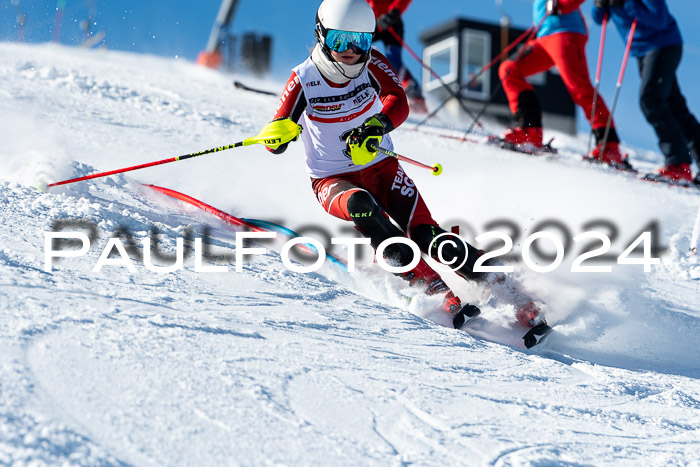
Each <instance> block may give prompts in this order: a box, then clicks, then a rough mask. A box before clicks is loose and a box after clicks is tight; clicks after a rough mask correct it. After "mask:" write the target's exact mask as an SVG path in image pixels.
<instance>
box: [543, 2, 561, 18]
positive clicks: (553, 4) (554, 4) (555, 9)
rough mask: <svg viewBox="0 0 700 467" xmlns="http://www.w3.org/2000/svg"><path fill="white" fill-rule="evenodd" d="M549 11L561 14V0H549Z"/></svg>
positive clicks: (549, 12) (551, 13)
mask: <svg viewBox="0 0 700 467" xmlns="http://www.w3.org/2000/svg"><path fill="white" fill-rule="evenodd" d="M546 8H547V13H548V14H550V15H552V16H556V15H558V14H559V0H547V6H546Z"/></svg>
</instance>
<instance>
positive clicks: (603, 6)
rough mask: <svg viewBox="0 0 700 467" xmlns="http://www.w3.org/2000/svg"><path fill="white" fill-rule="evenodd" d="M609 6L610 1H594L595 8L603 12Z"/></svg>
mask: <svg viewBox="0 0 700 467" xmlns="http://www.w3.org/2000/svg"><path fill="white" fill-rule="evenodd" d="M609 6H610V0H595V7H596V8H599V9H601V10H605V9H607V8H608V7H609Z"/></svg>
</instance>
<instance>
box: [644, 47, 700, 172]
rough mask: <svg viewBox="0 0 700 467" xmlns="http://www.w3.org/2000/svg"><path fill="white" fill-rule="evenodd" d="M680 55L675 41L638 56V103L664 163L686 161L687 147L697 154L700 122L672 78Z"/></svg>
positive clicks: (688, 156)
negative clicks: (673, 43)
mask: <svg viewBox="0 0 700 467" xmlns="http://www.w3.org/2000/svg"><path fill="white" fill-rule="evenodd" d="M682 55H683V46H682V45H680V44H678V45H670V46H667V47H662V48H660V49H655V50H652V51H651V52H649V53H647V54H646V55H644V56H643V57H639V58H638V62H639V74H640V76H641V79H642V84H641V87H640V89H639V105H640V107H641V108H642V112H644V116H645V117H646V119H647V121H648V122H649V123H650V124H651V126H652V127H653V128H654V131H655V132H656V136H657V138H658V139H659V148H660V149H661V152H662V153H663V155H664V156H665V157H666V164H667V165H675V164H690V163H691V162H692V160H691V157H690V155H691V150H692V151H693V152H695V153H696V158H700V123H698V121H697V119H696V118H695V117H694V116H693V114H691V113H690V110H688V105H687V104H686V101H685V97H683V94H681V89H680V87H678V80H677V79H676V69H677V68H678V65H679V64H680V62H681V56H682ZM698 164H699V165H700V160H698Z"/></svg>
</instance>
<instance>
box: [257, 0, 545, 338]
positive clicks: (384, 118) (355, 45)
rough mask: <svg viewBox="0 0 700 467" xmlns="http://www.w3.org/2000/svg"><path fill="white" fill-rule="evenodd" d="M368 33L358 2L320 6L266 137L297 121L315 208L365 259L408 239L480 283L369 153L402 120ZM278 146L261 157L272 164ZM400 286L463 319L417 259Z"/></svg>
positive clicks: (395, 173)
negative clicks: (341, 225)
mask: <svg viewBox="0 0 700 467" xmlns="http://www.w3.org/2000/svg"><path fill="white" fill-rule="evenodd" d="M374 31H375V17H374V13H373V12H372V9H371V8H370V6H369V4H368V3H367V2H366V1H365V0H325V1H324V2H323V3H321V6H320V7H319V9H318V12H317V14H316V39H317V41H318V43H317V44H316V46H315V47H314V49H313V51H312V53H311V56H310V57H309V58H308V59H306V60H305V61H304V62H303V63H301V64H300V65H298V66H297V67H295V68H294V69H293V72H292V75H291V77H290V78H289V80H288V81H287V85H286V86H285V89H284V92H283V94H282V97H281V99H280V103H279V106H278V108H277V111H276V113H275V118H274V120H273V121H272V122H270V123H269V124H268V129H269V130H271V131H273V132H274V130H275V126H276V125H278V126H280V127H283V126H285V125H288V124H289V120H290V119H291V120H292V121H293V122H297V121H299V120H300V119H302V120H303V127H304V131H303V133H302V141H303V142H304V148H305V151H306V165H307V171H308V173H309V174H310V176H311V186H312V188H313V190H314V192H315V194H316V197H317V199H318V201H319V203H320V204H321V205H322V206H323V208H324V209H325V210H326V212H328V213H329V214H331V215H332V216H335V217H338V218H340V219H343V220H346V221H351V222H353V223H354V224H355V226H356V227H357V229H358V230H359V231H360V232H361V233H362V235H364V236H365V237H368V238H369V239H370V243H371V245H372V246H373V247H374V248H375V249H376V248H377V247H378V246H379V245H380V244H381V243H382V242H383V241H384V240H387V239H389V238H395V237H406V236H408V237H409V238H410V239H411V240H413V241H414V242H415V243H416V244H417V245H418V247H419V248H420V250H421V251H422V252H423V253H426V254H428V253H433V254H434V257H435V255H436V254H437V252H438V251H439V250H440V248H442V253H443V258H444V259H445V260H446V261H448V262H450V261H453V260H454V261H456V264H458V265H459V264H462V266H461V267H460V268H459V269H458V270H457V271H456V272H457V273H458V274H459V275H461V276H462V277H463V278H465V279H470V280H483V279H484V278H485V277H484V276H485V274H479V273H475V272H474V271H473V269H474V263H475V261H476V260H477V258H478V257H479V256H480V255H481V254H482V253H483V251H480V250H477V249H476V248H474V247H472V246H471V245H468V244H467V245H466V246H465V245H463V244H460V242H455V241H454V240H452V241H451V240H450V237H449V236H443V237H440V238H436V237H438V236H439V235H440V234H443V233H446V232H445V230H443V229H442V228H440V226H439V225H438V224H437V223H436V222H435V221H434V220H433V218H432V215H431V213H430V211H429V210H428V207H427V206H426V204H425V202H424V200H423V198H422V197H421V195H420V193H419V191H418V188H417V187H416V185H415V184H414V183H413V181H412V180H411V179H410V178H408V176H407V175H406V173H405V171H404V170H403V168H402V167H401V165H400V164H399V163H398V161H397V160H396V159H394V158H392V157H387V156H386V155H384V154H381V153H378V152H377V151H376V149H372V148H373V147H375V146H378V145H379V143H380V142H381V145H382V147H384V148H387V149H389V150H391V149H393V144H392V141H391V137H390V136H389V134H388V133H389V132H391V131H392V130H394V129H395V128H396V127H398V126H399V125H401V123H403V122H404V121H405V119H406V117H407V116H408V103H407V100H406V94H405V93H404V91H403V89H402V87H401V85H400V82H399V79H398V77H397V76H396V74H395V73H394V71H393V69H392V68H391V66H390V65H389V63H388V61H387V59H386V57H384V56H383V55H382V54H380V53H379V52H377V51H376V49H372V48H371V44H372V36H373V33H374ZM285 141H289V138H286V139H285ZM287 146H288V143H285V144H282V145H280V146H279V147H277V148H276V149H274V148H268V149H270V151H272V152H273V153H275V154H280V153H282V152H284V151H285V150H286V148H287ZM397 225H398V227H397ZM431 244H432V246H433V248H430V246H431ZM429 249H430V251H429ZM384 259H385V260H386V261H387V263H388V264H390V265H392V266H405V265H408V264H409V263H410V262H411V260H412V259H413V251H412V250H411V248H410V247H409V246H408V245H405V244H401V243H394V244H392V245H391V246H389V247H388V248H386V250H385V251H384ZM401 277H402V278H403V279H405V280H407V281H409V284H410V285H411V286H422V287H424V288H425V292H426V293H427V294H428V295H435V294H441V295H442V296H443V301H442V309H443V310H444V311H445V312H446V313H449V314H450V316H452V317H453V319H454V318H455V317H457V318H458V319H459V316H460V315H462V314H463V313H467V311H468V310H469V306H465V307H464V310H465V311H464V312H463V313H459V311H460V309H462V304H461V302H460V299H459V298H458V297H457V296H455V295H454V294H453V293H452V292H451V291H450V290H449V288H448V287H447V285H445V283H444V282H443V280H442V279H441V278H440V276H439V275H438V273H436V272H435V271H434V270H433V269H431V268H430V266H429V265H428V264H427V263H426V262H425V261H424V260H423V259H421V260H420V262H419V263H418V265H417V266H416V267H415V268H414V269H413V270H411V271H409V272H406V273H403V274H401ZM471 308H475V307H471ZM537 313H538V312H535V316H536V315H537ZM453 323H454V324H455V325H456V326H457V327H459V326H460V325H461V324H460V322H459V321H457V320H454V321H453Z"/></svg>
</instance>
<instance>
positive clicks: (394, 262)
mask: <svg viewBox="0 0 700 467" xmlns="http://www.w3.org/2000/svg"><path fill="white" fill-rule="evenodd" d="M347 209H348V213H349V214H350V218H351V219H352V221H353V222H354V223H355V226H357V228H358V230H359V231H360V232H361V233H362V234H363V235H364V236H366V237H368V238H369V239H370V243H371V244H372V246H373V247H374V248H375V249H376V248H377V247H378V246H379V245H380V244H381V243H382V242H383V241H384V240H387V239H389V238H392V237H405V235H404V233H403V231H401V229H399V228H398V227H396V226H395V225H394V223H393V222H391V219H389V217H388V216H387V215H386V214H385V213H384V211H383V210H382V208H381V207H380V206H379V205H378V204H377V202H376V201H375V199H374V197H373V196H372V195H371V194H370V193H368V192H367V191H364V190H360V191H356V192H355V193H353V194H352V195H350V197H349V198H348V204H347ZM383 256H384V260H385V261H386V262H387V263H388V264H389V265H391V266H405V265H407V264H409V263H410V262H411V260H412V259H413V250H412V249H411V247H409V246H408V245H405V244H403V243H392V244H391V245H389V246H387V247H386V248H385V249H384V254H383Z"/></svg>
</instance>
